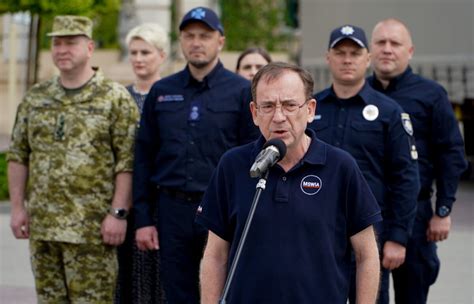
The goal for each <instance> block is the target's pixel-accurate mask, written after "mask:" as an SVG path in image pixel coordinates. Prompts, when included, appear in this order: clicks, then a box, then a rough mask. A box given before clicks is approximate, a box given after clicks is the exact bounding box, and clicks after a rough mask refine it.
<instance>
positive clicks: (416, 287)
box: [392, 199, 440, 304]
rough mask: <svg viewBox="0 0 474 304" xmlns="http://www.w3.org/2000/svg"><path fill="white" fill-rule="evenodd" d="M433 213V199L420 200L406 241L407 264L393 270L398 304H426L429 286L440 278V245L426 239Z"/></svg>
mask: <svg viewBox="0 0 474 304" xmlns="http://www.w3.org/2000/svg"><path fill="white" fill-rule="evenodd" d="M432 216H433V210H432V207H431V200H429V199H428V200H423V201H419V202H418V211H417V217H416V220H415V224H414V227H413V234H412V237H411V238H410V239H409V240H408V244H407V253H406V258H405V263H403V264H402V266H400V267H399V268H397V269H395V270H393V271H392V278H393V287H394V289H395V302H396V303H397V304H398V303H400V304H401V303H403V304H425V303H427V301H428V291H429V288H430V286H431V285H432V284H434V282H435V281H436V278H437V277H438V273H439V268H440V262H439V258H438V254H437V246H436V243H434V242H428V241H427V240H426V229H427V228H428V222H429V220H430V219H431V217H432Z"/></svg>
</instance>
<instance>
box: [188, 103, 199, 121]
mask: <svg viewBox="0 0 474 304" xmlns="http://www.w3.org/2000/svg"><path fill="white" fill-rule="evenodd" d="M201 108H202V103H201V101H199V100H193V101H191V105H190V107H189V115H188V122H190V123H193V122H198V121H200V120H201Z"/></svg>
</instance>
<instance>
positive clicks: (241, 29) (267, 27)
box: [219, 0, 286, 51]
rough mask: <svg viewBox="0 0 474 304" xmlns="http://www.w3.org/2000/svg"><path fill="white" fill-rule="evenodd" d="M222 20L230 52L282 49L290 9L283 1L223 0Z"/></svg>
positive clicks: (221, 3)
mask: <svg viewBox="0 0 474 304" xmlns="http://www.w3.org/2000/svg"><path fill="white" fill-rule="evenodd" d="M219 4H220V8H221V10H222V13H221V16H222V17H221V19H222V23H223V25H224V30H225V35H226V46H227V48H228V49H229V50H243V49H245V48H247V47H249V46H261V47H264V48H266V49H267V50H269V51H275V50H281V42H283V41H284V40H285V36H284V34H283V33H282V31H281V29H282V27H283V25H284V23H285V21H284V19H285V11H286V7H285V4H284V2H282V1H281V0H233V1H228V0H220V1H219Z"/></svg>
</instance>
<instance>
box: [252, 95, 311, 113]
mask: <svg viewBox="0 0 474 304" xmlns="http://www.w3.org/2000/svg"><path fill="white" fill-rule="evenodd" d="M308 101H309V99H308V100H306V101H305V102H303V104H301V105H299V104H297V103H296V102H295V101H283V102H281V103H280V107H281V112H282V113H283V114H284V115H287V116H291V115H296V114H297V113H298V112H299V109H301V108H302V107H303V106H304V105H305V104H307V103H308ZM277 105H278V103H273V102H263V103H262V104H261V105H257V104H256V103H255V108H257V111H258V112H259V113H260V114H262V115H271V114H273V113H275V110H276V108H277Z"/></svg>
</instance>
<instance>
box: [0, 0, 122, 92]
mask: <svg viewBox="0 0 474 304" xmlns="http://www.w3.org/2000/svg"><path fill="white" fill-rule="evenodd" d="M119 10H120V0H2V1H1V2H0V14H4V13H17V12H29V13H30V14H31V17H32V18H31V20H32V22H31V23H30V37H29V43H28V45H29V47H28V49H29V50H28V57H29V58H28V72H27V86H28V87H29V86H30V85H32V84H34V83H36V82H37V74H38V53H39V52H38V50H39V49H40V47H41V46H43V47H44V46H48V45H49V40H46V38H45V37H46V35H45V33H46V32H48V31H49V30H50V29H51V25H52V20H53V18H54V16H56V15H82V16H87V17H90V18H91V19H92V20H94V23H95V24H96V26H95V28H94V37H96V38H95V40H96V42H97V44H98V46H99V47H101V46H105V47H110V46H115V47H116V46H117V45H118V43H117V22H118V17H117V16H118V12H119Z"/></svg>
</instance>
